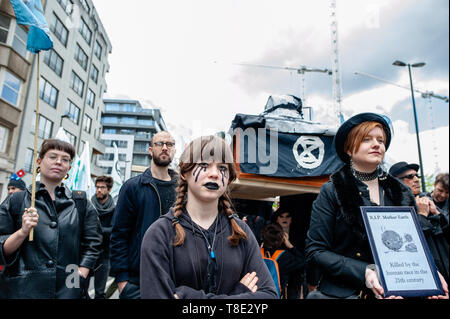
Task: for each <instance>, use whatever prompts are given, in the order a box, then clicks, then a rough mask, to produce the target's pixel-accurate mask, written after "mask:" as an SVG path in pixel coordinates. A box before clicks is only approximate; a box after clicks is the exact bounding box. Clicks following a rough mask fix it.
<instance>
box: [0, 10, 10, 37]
mask: <svg viewBox="0 0 450 319" xmlns="http://www.w3.org/2000/svg"><path fill="white" fill-rule="evenodd" d="M10 23H11V19H10V18H8V17H7V16H4V15H3V14H0V43H6V41H8V31H9V25H10Z"/></svg>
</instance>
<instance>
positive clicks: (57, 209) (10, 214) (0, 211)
mask: <svg viewBox="0 0 450 319" xmlns="http://www.w3.org/2000/svg"><path fill="white" fill-rule="evenodd" d="M26 192H27V193H26V195H25V198H24V200H23V201H21V205H20V207H17V208H16V209H14V211H13V209H12V208H11V205H10V204H11V200H12V199H13V198H14V197H15V196H21V195H22V193H14V194H12V195H11V196H10V197H8V198H7V199H6V201H5V202H4V203H3V204H2V205H1V206H0V263H1V264H4V265H5V266H6V267H5V269H4V272H3V273H2V274H1V276H0V277H1V278H0V291H2V292H3V293H5V294H6V297H7V298H49V299H54V298H81V293H82V291H81V287H82V286H83V283H84V281H85V280H83V279H82V278H80V277H79V276H78V273H77V272H76V270H77V269H75V268H74V267H77V266H82V267H86V268H89V269H91V270H92V269H94V266H95V263H96V261H97V258H98V256H99V254H100V246H101V242H102V237H101V229H100V221H99V219H98V215H97V212H96V210H95V208H94V207H93V206H92V204H91V203H90V202H89V201H86V202H87V206H86V210H85V215H84V216H80V214H79V212H78V210H77V208H76V206H75V201H74V199H73V198H72V192H71V191H70V190H69V189H68V188H67V187H65V186H58V187H56V189H55V202H54V203H53V201H52V199H51V197H50V194H49V193H48V191H47V189H46V188H45V186H44V185H43V184H42V183H39V182H38V183H37V185H36V202H35V207H36V209H37V211H38V214H39V221H38V224H37V226H36V227H35V228H34V241H33V242H30V241H28V239H25V241H24V242H23V243H22V245H21V246H20V248H19V249H18V250H17V251H16V252H15V253H13V254H12V255H10V256H5V255H4V254H3V244H4V243H5V241H6V240H7V239H8V238H9V237H10V236H11V235H12V234H13V233H15V232H16V231H17V230H19V229H20V228H21V227H22V215H23V213H24V209H25V208H28V207H30V206H31V185H30V186H29V187H28V189H27V190H26ZM71 265H73V266H74V267H69V266H71ZM69 276H70V278H72V279H73V280H72V281H71V283H73V284H74V286H75V285H76V282H77V281H78V280H80V279H81V280H80V282H79V283H80V286H79V287H80V288H76V286H75V287H73V288H70V287H68V286H67V283H66V281H67V279H70V278H69ZM75 277H76V278H75Z"/></svg>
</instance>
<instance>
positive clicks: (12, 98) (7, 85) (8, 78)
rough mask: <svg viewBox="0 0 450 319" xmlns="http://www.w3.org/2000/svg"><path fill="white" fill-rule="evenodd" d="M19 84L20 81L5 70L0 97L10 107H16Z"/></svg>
mask: <svg viewBox="0 0 450 319" xmlns="http://www.w3.org/2000/svg"><path fill="white" fill-rule="evenodd" d="M21 84H22V81H20V80H19V78H17V77H16V76H15V75H13V74H12V73H9V72H8V71H6V70H5V80H4V81H3V88H2V95H1V97H2V98H3V99H4V100H6V101H8V102H9V103H11V104H12V105H14V106H17V105H18V100H19V91H20V86H21Z"/></svg>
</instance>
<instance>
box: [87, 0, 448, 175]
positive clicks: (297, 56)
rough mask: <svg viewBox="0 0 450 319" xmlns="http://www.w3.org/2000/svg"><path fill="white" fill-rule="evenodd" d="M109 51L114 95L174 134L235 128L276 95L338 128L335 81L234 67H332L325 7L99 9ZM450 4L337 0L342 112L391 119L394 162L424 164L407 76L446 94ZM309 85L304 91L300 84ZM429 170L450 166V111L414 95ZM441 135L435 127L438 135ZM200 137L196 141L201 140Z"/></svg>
mask: <svg viewBox="0 0 450 319" xmlns="http://www.w3.org/2000/svg"><path fill="white" fill-rule="evenodd" d="M94 5H95V7H96V9H97V12H98V13H99V15H100V18H101V20H102V23H103V25H104V26H105V28H106V30H107V33H108V36H109V38H110V40H111V42H112V46H113V50H112V54H111V55H110V56H109V62H110V65H111V68H110V72H109V73H108V74H107V76H106V80H107V83H108V92H107V94H106V95H105V97H106V98H129V99H137V100H139V101H140V102H141V103H142V104H143V105H144V106H145V107H158V108H160V109H161V110H162V114H163V117H164V119H165V121H166V124H168V126H169V128H172V129H173V128H176V129H177V131H179V132H183V134H187V135H189V134H188V132H189V130H191V131H192V130H194V131H196V132H200V133H202V134H210V133H213V132H216V131H228V129H229V127H230V124H231V121H232V120H233V118H234V116H235V114H236V113H244V114H259V113H261V112H262V111H263V110H264V106H265V104H266V102H267V99H268V98H269V96H270V95H274V94H293V95H296V96H300V97H301V98H302V99H303V101H304V103H305V104H306V105H308V106H312V107H313V110H314V119H313V120H314V121H316V122H321V123H325V124H333V123H336V121H337V119H336V118H335V117H334V116H333V97H332V92H333V91H332V89H333V82H332V76H330V75H327V74H324V73H306V74H305V76H304V81H303V79H302V77H301V76H300V75H298V74H297V73H296V72H290V71H287V70H281V69H269V68H261V67H250V66H238V65H236V63H248V64H258V65H270V66H280V67H294V68H298V67H300V66H302V65H304V66H307V67H310V68H322V69H325V68H328V69H330V68H331V67H332V64H331V61H332V47H331V28H330V24H331V20H330V9H329V1H327V0H317V1H314V2H313V1H301V0H277V1H275V0H271V1H267V0H245V1H242V0H152V1H142V0H127V1H126V2H124V1H118V0H113V1H112V0H94ZM448 6H449V3H448V1H447V0H429V1H419V0H389V1H388V0H386V1H383V0H377V1H375V0H372V1H356V0H345V1H342V0H337V17H338V32H339V59H340V69H341V73H342V92H343V101H342V113H343V114H344V117H345V118H346V119H347V118H349V117H350V116H352V115H354V114H357V113H360V112H365V111H373V112H378V113H383V114H386V115H388V116H389V117H390V118H391V120H392V122H393V124H394V139H393V142H392V145H391V148H390V149H389V151H388V153H387V155H388V156H389V157H390V158H391V159H392V161H399V160H405V161H408V162H418V155H417V143H416V136H415V126H414V115H413V110H412V102H411V91H409V90H408V89H404V88H400V87H397V86H394V85H391V84H388V83H385V82H382V81H378V80H375V79H373V78H370V77H366V76H361V75H355V74H354V73H355V72H356V71H359V72H365V73H368V74H372V75H374V76H376V77H379V78H382V79H385V80H387V81H391V82H394V83H397V84H399V85H403V86H406V87H409V76H408V70H407V68H406V67H403V68H401V67H396V66H393V65H392V62H393V61H395V60H402V61H404V62H407V63H408V62H409V63H416V62H425V63H426V65H425V66H424V67H422V68H414V69H413V70H412V72H413V73H412V74H413V81H414V87H415V88H416V89H420V90H423V91H433V92H434V93H437V94H439V95H444V96H448V95H449V92H448V89H449V64H448V63H449V62H448V61H449V34H448V33H449V8H448ZM303 83H304V84H303ZM416 107H417V112H418V117H419V129H420V131H421V132H422V133H421V136H420V138H421V144H422V153H423V154H422V156H423V159H424V167H425V172H426V173H429V174H431V173H433V172H434V171H435V168H436V166H437V167H438V169H439V170H441V171H448V168H449V149H448V139H449V104H448V103H445V102H443V101H441V100H439V99H431V100H428V99H424V98H422V97H421V96H420V94H416ZM432 128H434V130H432ZM194 135H195V132H194Z"/></svg>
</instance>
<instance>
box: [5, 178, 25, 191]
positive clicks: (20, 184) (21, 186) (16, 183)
mask: <svg viewBox="0 0 450 319" xmlns="http://www.w3.org/2000/svg"><path fill="white" fill-rule="evenodd" d="M26 187H27V185H26V184H25V182H24V181H23V180H21V179H11V180H9V183H8V194H9V195H11V194H13V193H15V192H21V191H24V190H25V189H26Z"/></svg>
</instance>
